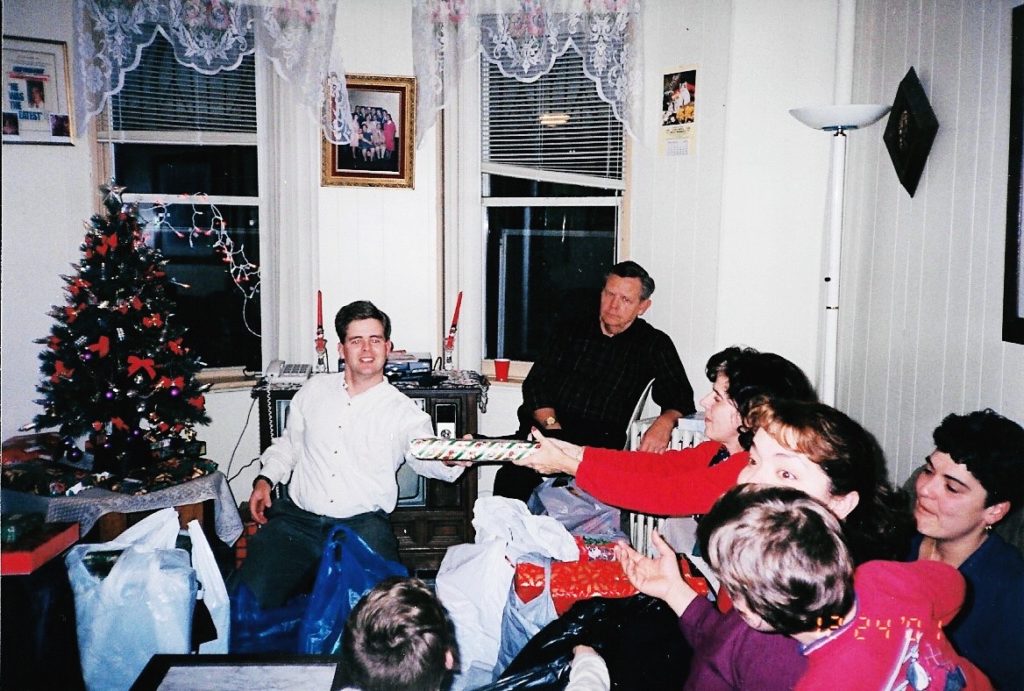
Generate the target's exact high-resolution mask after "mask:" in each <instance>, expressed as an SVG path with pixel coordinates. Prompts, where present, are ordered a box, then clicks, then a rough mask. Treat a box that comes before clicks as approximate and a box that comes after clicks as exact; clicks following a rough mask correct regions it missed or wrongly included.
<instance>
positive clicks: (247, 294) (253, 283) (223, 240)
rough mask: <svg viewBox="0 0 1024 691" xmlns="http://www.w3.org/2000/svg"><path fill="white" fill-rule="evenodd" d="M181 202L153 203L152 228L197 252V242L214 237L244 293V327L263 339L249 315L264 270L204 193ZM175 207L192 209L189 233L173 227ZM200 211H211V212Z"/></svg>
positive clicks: (216, 248) (180, 197) (186, 196)
mask: <svg viewBox="0 0 1024 691" xmlns="http://www.w3.org/2000/svg"><path fill="white" fill-rule="evenodd" d="M177 200H178V201H172V202H168V201H164V200H157V201H155V202H153V203H152V206H151V207H150V209H149V210H148V211H149V213H150V214H151V218H150V219H148V222H149V228H150V229H151V230H152V232H154V233H158V232H171V233H174V234H175V235H176V236H177V237H179V238H181V239H187V240H188V244H189V247H190V248H192V249H196V245H195V240H196V239H197V238H201V237H203V238H209V237H213V238H214V241H213V244H212V248H213V250H214V251H215V252H216V253H217V254H219V255H220V257H221V261H223V262H224V263H225V264H227V271H228V274H229V275H230V276H231V281H232V282H233V283H234V284H235V287H237V288H238V290H239V291H240V292H241V293H242V298H243V302H242V323H243V324H244V325H245V328H246V329H247V330H248V331H249V333H251V334H252V335H254V336H259V335H260V333H259V331H258V330H256V329H253V328H252V326H251V325H250V324H249V320H248V319H247V317H246V315H247V312H248V310H247V309H246V308H247V306H248V302H249V300H252V299H254V298H255V297H256V295H257V294H258V293H259V290H260V269H259V266H257V265H256V264H254V263H253V262H251V261H250V260H249V259H248V257H246V254H245V244H244V243H237V244H236V243H235V241H234V239H233V238H232V237H231V234H230V233H229V231H228V223H227V221H226V220H225V219H224V216H223V215H222V214H221V212H220V209H218V208H217V205H216V204H213V203H212V202H210V197H209V195H207V194H206V193H204V192H197V193H196V194H191V195H190V194H181V195H178V197H177ZM174 204H187V205H189V206H191V208H192V213H191V225H190V227H189V228H187V229H182V228H176V227H175V226H174V225H173V224H172V223H171V220H170V218H171V213H170V209H169V207H170V206H172V205H174ZM200 207H208V208H209V218H208V219H207V218H206V216H207V212H206V211H204V210H203V208H200Z"/></svg>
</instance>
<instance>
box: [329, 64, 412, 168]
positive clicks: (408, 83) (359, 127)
mask: <svg viewBox="0 0 1024 691" xmlns="http://www.w3.org/2000/svg"><path fill="white" fill-rule="evenodd" d="M345 84H346V86H347V88H348V99H349V103H350V105H351V106H352V112H351V113H349V114H348V115H349V117H350V118H351V120H352V140H351V142H350V143H349V144H340V145H339V144H332V143H330V142H329V141H327V139H326V138H323V141H322V146H323V153H322V168H321V175H320V184H321V185H324V186H330V185H359V186H364V187H409V188H411V187H412V186H413V152H414V151H415V143H414V141H413V139H414V137H415V133H416V80H415V79H414V78H412V77H370V76H367V75H359V74H349V75H346V76H345Z"/></svg>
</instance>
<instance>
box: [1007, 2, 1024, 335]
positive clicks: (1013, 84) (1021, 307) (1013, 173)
mask: <svg viewBox="0 0 1024 691" xmlns="http://www.w3.org/2000/svg"><path fill="white" fill-rule="evenodd" d="M1012 46H1013V47H1012V49H1011V52H1010V55H1011V62H1010V160H1009V166H1008V168H1007V175H1006V179H1007V185H1006V264H1005V269H1004V271H1003V340H1004V341H1008V342H1010V343H1021V344H1024V234H1022V233H1024V231H1022V229H1021V216H1022V212H1024V178H1022V177H1021V172H1022V170H1021V169H1022V168H1024V103H1022V101H1024V5H1021V6H1019V7H1014V8H1013V41H1012Z"/></svg>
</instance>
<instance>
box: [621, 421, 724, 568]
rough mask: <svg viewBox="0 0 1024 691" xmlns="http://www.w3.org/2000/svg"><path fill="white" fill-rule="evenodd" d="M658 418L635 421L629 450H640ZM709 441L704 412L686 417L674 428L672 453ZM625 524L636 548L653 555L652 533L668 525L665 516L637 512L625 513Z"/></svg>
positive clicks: (631, 426) (631, 427)
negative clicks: (649, 429) (705, 430)
mask: <svg viewBox="0 0 1024 691" xmlns="http://www.w3.org/2000/svg"><path fill="white" fill-rule="evenodd" d="M656 419H657V418H654V417H647V418H641V419H639V420H635V421H634V422H633V424H631V425H630V428H629V435H628V439H629V449H630V450H631V451H635V450H636V449H638V448H639V447H640V439H642V438H643V436H644V432H646V431H647V429H648V428H649V427H650V426H651V425H652V424H653V423H654V421H655V420H656ZM703 441H707V437H706V436H705V435H704V413H702V412H697V413H693V414H691V415H687V416H686V417H681V418H679V420H678V421H677V422H676V426H675V427H674V428H673V429H672V436H671V438H670V440H669V444H668V448H669V449H670V450H680V449H686V448H690V447H693V446H697V445H698V444H700V443H701V442H703ZM622 514H623V516H624V523H625V524H626V525H627V526H628V528H629V530H627V531H626V532H627V533H628V534H629V540H630V542H631V543H633V547H634V548H635V549H636V550H637V551H638V552H640V553H641V554H649V555H652V556H653V554H654V552H655V550H654V547H653V546H652V545H651V530H654V529H657V530H658V532H663V530H664V525H665V520H666V519H665V517H664V516H653V515H650V514H644V513H639V512H636V511H623V512H622Z"/></svg>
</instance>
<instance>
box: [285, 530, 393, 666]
mask: <svg viewBox="0 0 1024 691" xmlns="http://www.w3.org/2000/svg"><path fill="white" fill-rule="evenodd" d="M408 575H409V572H408V571H407V570H406V568H405V567H404V566H402V565H401V564H399V563H398V562H394V561H389V560H387V559H385V558H384V557H382V556H380V555H379V554H377V553H376V552H374V551H373V550H372V549H370V547H369V546H368V545H367V544H366V543H365V542H364V541H363V539H362V538H361V537H359V536H358V535H357V534H356V533H354V532H352V531H351V530H349V529H348V528H346V527H344V526H340V525H339V526H337V527H336V528H334V530H332V531H331V534H330V535H329V536H328V537H327V541H326V542H325V543H324V554H323V558H322V559H321V560H320V569H319V570H318V571H317V575H316V584H315V585H314V586H313V594H312V595H311V596H310V598H309V605H308V607H307V608H306V615H305V616H304V617H303V618H302V624H301V626H300V627H299V647H298V652H299V653H307V654H313V655H329V654H333V653H336V652H337V651H338V648H339V645H340V641H341V634H342V632H343V631H344V629H345V620H346V619H348V615H349V612H351V611H352V608H353V607H355V605H356V603H357V602H359V599H360V598H361V597H362V596H363V595H365V594H366V593H367V591H369V590H370V589H372V588H373V587H374V586H375V585H377V584H378V583H380V582H381V581H382V580H384V579H385V578H388V577H389V576H408Z"/></svg>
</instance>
